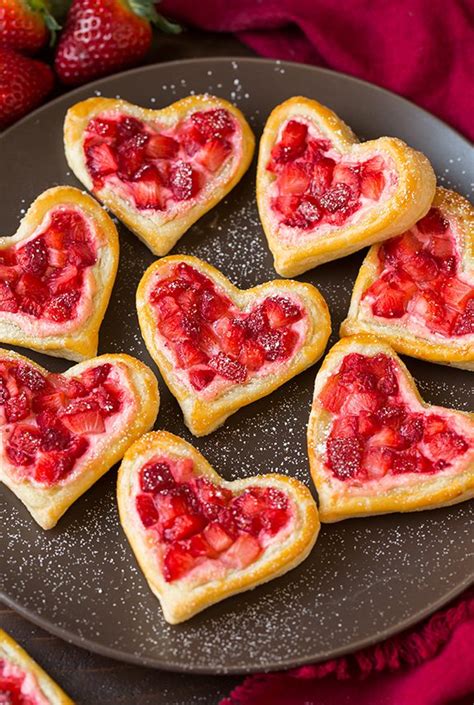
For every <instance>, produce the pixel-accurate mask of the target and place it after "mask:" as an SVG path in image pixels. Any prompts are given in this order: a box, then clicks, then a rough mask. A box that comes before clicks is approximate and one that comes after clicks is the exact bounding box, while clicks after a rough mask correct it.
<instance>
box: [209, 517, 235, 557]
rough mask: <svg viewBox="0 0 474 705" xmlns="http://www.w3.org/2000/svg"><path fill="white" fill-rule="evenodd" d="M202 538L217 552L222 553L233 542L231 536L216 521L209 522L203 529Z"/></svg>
mask: <svg viewBox="0 0 474 705" xmlns="http://www.w3.org/2000/svg"><path fill="white" fill-rule="evenodd" d="M203 534H204V538H205V539H206V541H207V542H208V543H209V545H210V546H211V548H213V549H214V551H216V552H217V553H222V551H225V550H226V549H227V548H229V547H230V546H231V545H232V543H233V541H234V540H233V538H232V536H230V535H229V534H228V533H227V532H226V531H225V529H224V528H223V527H222V526H221V525H220V524H219V523H218V522H215V521H214V522H211V523H210V524H208V525H207V526H206V527H205V529H204V532H203Z"/></svg>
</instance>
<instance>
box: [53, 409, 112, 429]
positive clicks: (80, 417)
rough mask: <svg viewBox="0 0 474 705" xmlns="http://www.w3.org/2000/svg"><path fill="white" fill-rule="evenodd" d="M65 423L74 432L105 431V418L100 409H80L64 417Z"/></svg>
mask: <svg viewBox="0 0 474 705" xmlns="http://www.w3.org/2000/svg"><path fill="white" fill-rule="evenodd" d="M62 420H63V423H64V425H65V426H66V427H67V428H68V429H69V430H70V431H73V432H74V433H103V432H104V431H105V424H104V419H103V418H102V416H101V414H100V412H99V411H92V410H91V411H80V412H79V413H78V414H68V415H67V416H63V418H62Z"/></svg>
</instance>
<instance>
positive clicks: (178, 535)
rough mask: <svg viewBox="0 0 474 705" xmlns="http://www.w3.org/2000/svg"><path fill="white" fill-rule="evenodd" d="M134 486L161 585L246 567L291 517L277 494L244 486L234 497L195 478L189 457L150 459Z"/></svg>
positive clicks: (283, 498) (286, 500)
mask: <svg viewBox="0 0 474 705" xmlns="http://www.w3.org/2000/svg"><path fill="white" fill-rule="evenodd" d="M137 484H138V487H137V495H136V497H135V507H136V510H137V512H138V515H139V517H140V520H141V523H142V525H143V527H144V528H145V529H148V530H151V531H153V533H154V535H155V536H156V538H157V541H158V542H159V543H158V545H159V547H160V554H161V565H162V571H163V575H164V578H165V580H166V581H167V582H172V581H173V580H178V579H179V578H182V577H184V576H185V575H187V574H188V573H190V572H191V571H196V569H197V570H198V572H199V574H200V576H201V577H202V578H204V575H206V576H207V578H206V579H211V576H212V575H217V574H222V573H225V572H227V571H229V570H238V569H241V568H245V567H247V566H248V565H250V564H251V563H253V562H254V561H255V560H257V558H259V556H260V555H261V554H262V553H263V551H264V550H265V548H266V547H267V546H268V545H269V543H271V542H272V541H273V540H274V538H275V536H276V535H277V534H279V533H280V532H281V531H282V529H284V528H285V527H287V526H288V524H289V522H290V519H291V516H292V512H291V506H290V501H289V498H288V496H287V495H286V494H285V493H284V492H282V491H281V490H278V489H275V488H273V487H248V488H247V489H246V490H244V491H243V492H242V493H241V494H238V495H235V494H233V492H231V490H229V489H227V488H225V487H221V486H219V485H215V484H214V483H213V482H211V481H210V480H208V479H207V478H205V477H202V476H198V475H197V474H196V472H195V466H194V463H193V461H192V460H191V459H189V458H186V459H184V458H182V459H176V458H173V459H171V458H168V457H156V458H153V459H152V460H150V461H149V462H148V463H146V465H144V466H143V467H142V468H141V469H140V473H139V477H138V482H137ZM194 575H195V576H196V575H197V573H196V572H195V573H194Z"/></svg>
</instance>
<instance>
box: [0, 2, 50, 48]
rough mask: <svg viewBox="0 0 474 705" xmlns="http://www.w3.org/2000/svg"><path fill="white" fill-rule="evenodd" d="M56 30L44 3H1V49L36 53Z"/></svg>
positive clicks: (46, 4)
mask: <svg viewBox="0 0 474 705" xmlns="http://www.w3.org/2000/svg"><path fill="white" fill-rule="evenodd" d="M57 29H59V25H58V24H57V22H56V20H55V19H54V17H53V16H52V15H51V14H50V12H49V8H48V3H46V2H44V0H0V47H5V48H7V49H14V50H15V51H19V52H22V53H25V54H35V53H36V52H37V51H39V49H41V48H42V47H43V46H44V45H45V44H46V42H47V39H48V35H49V31H48V30H50V31H51V32H52V33H54V31H55V30H57Z"/></svg>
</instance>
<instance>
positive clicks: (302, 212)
mask: <svg viewBox="0 0 474 705" xmlns="http://www.w3.org/2000/svg"><path fill="white" fill-rule="evenodd" d="M323 215H324V213H323V209H322V208H321V205H320V203H319V201H318V200H317V199H316V198H314V196H305V197H304V198H303V199H302V200H301V202H300V204H299V205H298V208H297V209H296V221H295V222H294V227H303V228H304V227H309V226H313V225H314V224H315V223H318V222H319V221H320V220H321V218H322V217H323ZM301 221H302V224H300V222H301Z"/></svg>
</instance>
